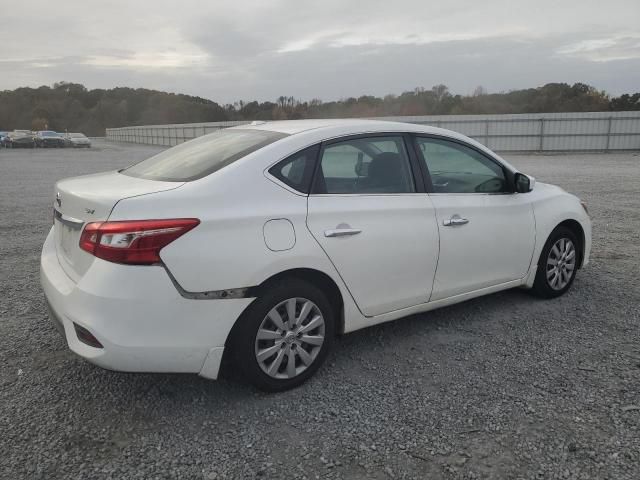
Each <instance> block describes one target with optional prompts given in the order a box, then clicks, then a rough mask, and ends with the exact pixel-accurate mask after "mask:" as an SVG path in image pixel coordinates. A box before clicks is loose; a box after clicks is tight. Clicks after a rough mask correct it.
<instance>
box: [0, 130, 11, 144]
mask: <svg viewBox="0 0 640 480" xmlns="http://www.w3.org/2000/svg"><path fill="white" fill-rule="evenodd" d="M7 135H9V132H0V145H3V144H4V139H5V137H6V136H7Z"/></svg>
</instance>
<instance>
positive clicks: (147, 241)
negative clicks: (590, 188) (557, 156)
mask: <svg viewBox="0 0 640 480" xmlns="http://www.w3.org/2000/svg"><path fill="white" fill-rule="evenodd" d="M51 206H52V208H53V216H54V226H53V228H52V229H51V231H50V232H49V235H48V237H47V239H46V241H45V244H44V248H43V251H42V258H41V281H42V286H43V288H44V292H45V295H46V298H47V301H48V303H49V306H50V309H51V312H52V318H53V320H54V321H55V322H56V324H57V325H58V327H59V328H60V329H61V330H62V331H63V334H64V336H65V339H66V341H67V343H68V345H69V347H70V348H71V350H73V351H74V352H76V353H77V354H78V355H80V356H82V357H84V358H86V359H87V360H89V361H90V362H93V363H95V364H97V365H100V366H102V367H105V368H108V369H111V370H122V371H137V372H193V373H199V374H200V375H202V376H204V377H207V378H212V379H214V378H217V377H218V372H219V369H220V366H221V365H222V364H223V362H222V360H223V358H225V359H226V360H227V361H228V364H229V365H230V366H232V367H237V369H238V370H239V371H241V372H242V373H243V374H244V377H245V378H246V379H248V380H249V381H251V382H252V383H253V384H255V385H256V386H258V387H260V388H262V389H265V390H271V391H273V390H284V389H287V388H292V387H295V386H296V385H299V384H300V383H302V382H303V381H304V380H305V379H307V378H309V377H310V376H311V375H313V373H314V372H315V371H316V370H317V369H318V367H319V366H320V364H321V363H322V361H323V360H324V359H325V357H326V355H327V351H328V350H329V347H330V346H331V344H332V341H333V336H334V335H335V334H336V333H346V332H350V331H354V330H358V329H360V328H364V327H367V326H371V325H375V324H378V323H382V322H387V321H390V320H395V319H397V318H401V317H405V316H407V315H411V314H415V313H419V312H426V311H429V310H433V309H436V308H439V307H444V306H447V305H451V304H454V303H458V302H462V301H464V300H468V299H471V298H474V297H478V296H480V295H486V294H490V293H493V292H497V291H500V290H505V289H508V288H514V287H523V288H528V289H531V290H532V291H533V292H534V293H536V294H537V295H539V296H541V297H544V298H554V297H558V296H560V295H562V294H564V293H565V292H567V291H568V290H569V288H571V285H572V284H573V281H574V279H575V276H576V272H577V271H578V269H580V268H581V267H583V266H585V265H586V264H587V263H588V262H589V252H590V249H591V221H590V219H589V215H588V213H587V210H586V206H585V205H584V204H583V203H582V202H581V201H580V199H578V198H577V197H575V196H574V195H571V194H569V193H567V192H565V191H564V190H562V189H561V188H559V187H557V186H554V185H549V184H544V183H536V182H535V180H534V179H533V177H530V176H528V175H525V174H524V173H522V172H519V171H518V170H517V169H516V168H515V167H513V166H511V165H509V164H508V163H507V162H506V161H505V160H503V159H502V158H500V157H499V156H498V155H496V154H495V153H494V152H492V151H491V150H489V149H488V148H486V147H485V146H483V145H481V144H480V143H478V142H476V141H474V140H472V139H470V138H468V137H465V136H464V135H461V134H459V133H455V132H452V131H449V130H443V129H440V128H433V127H427V126H423V125H412V124H407V123H394V122H377V121H366V120H302V121H288V122H270V123H263V124H260V125H245V126H242V127H235V128H229V129H224V130H220V131H218V132H215V133H212V134H210V135H205V136H203V137H200V138H197V139H195V140H192V141H189V142H186V143H184V144H182V145H179V146H177V147H174V148H171V149H169V150H166V151H164V152H161V153H159V154H158V155H155V156H154V157H151V158H149V159H147V160H144V161H142V162H140V163H138V164H136V165H133V166H130V167H128V168H124V169H122V170H118V171H117V172H116V171H111V172H106V173H99V174H93V175H87V176H83V177H77V178H72V179H67V180H61V181H59V182H58V183H57V185H56V189H55V197H54V198H53V199H52V205H51ZM500 298H504V299H505V301H510V300H509V299H507V298H506V297H500ZM563 305H564V304H562V303H560V304H557V305H556V306H555V308H560V309H561V308H563ZM550 308H554V307H550ZM374 347H375V346H373V345H372V348H374Z"/></svg>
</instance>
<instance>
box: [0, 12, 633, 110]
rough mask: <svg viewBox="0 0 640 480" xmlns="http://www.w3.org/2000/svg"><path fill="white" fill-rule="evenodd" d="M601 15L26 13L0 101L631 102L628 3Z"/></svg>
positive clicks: (1, 66)
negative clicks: (445, 95) (419, 98)
mask: <svg viewBox="0 0 640 480" xmlns="http://www.w3.org/2000/svg"><path fill="white" fill-rule="evenodd" d="M41 11H42V12H44V11H46V12H47V15H38V14H36V13H35V12H41ZM603 12H604V11H603V9H602V4H601V2H600V1H599V0H598V1H596V0H582V1H578V0H567V1H564V2H554V1H550V0H539V1H537V2H536V3H535V4H531V3H520V2H514V1H508V0H495V1H492V2H488V3H487V2H485V3H478V2H477V1H471V0H451V1H449V2H441V3H433V2H424V0H396V1H395V2H389V1H387V0H385V1H382V0H370V1H368V2H364V3H363V2H356V1H351V2H349V1H347V0H324V1H323V2H312V3H309V2H305V3H302V2H299V1H291V0H272V1H269V2H264V1H261V0H244V1H242V2H199V1H194V0H183V1H182V2H180V4H176V3H175V1H173V0H172V1H169V0H155V1H154V2H153V4H150V3H148V2H131V1H127V2H125V1H124V0H112V1H110V2H96V3H93V2H92V3H88V2H80V1H79V0H65V2H62V3H59V4H57V5H56V7H55V8H52V7H51V4H50V2H47V1H45V0H38V1H32V0H27V1H24V2H21V3H15V4H14V5H12V8H11V9H7V10H3V13H2V15H0V44H2V45H3V46H4V48H3V50H2V52H0V89H4V88H16V87H19V86H24V85H29V86H38V85H42V84H51V83H53V82H56V81H60V80H67V81H73V82H79V83H84V84H85V85H87V86H88V87H89V88H96V87H100V88H109V87H113V86H132V87H146V88H157V89H163V90H168V91H173V92H184V93H190V94H195V95H199V96H204V97H208V98H211V99H213V100H216V101H219V102H231V101H234V100H237V99H241V98H242V99H245V100H246V99H254V98H255V99H260V100H273V99H274V98H276V97H277V96H279V95H294V96H296V97H298V98H302V99H310V98H314V97H319V98H322V99H325V100H329V99H335V98H340V97H346V96H359V95H362V94H375V95H384V94H386V93H399V92H402V91H404V90H409V89H412V88H413V87H416V86H425V87H430V86H431V85H434V84H438V83H445V84H447V85H449V86H450V88H451V89H452V90H453V91H454V92H459V93H470V92H472V91H473V90H474V88H475V87H476V86H478V85H483V86H484V87H485V88H486V89H487V90H489V91H501V90H509V89H515V88H523V87H530V86H537V85H541V84H544V83H547V82H552V81H564V82H568V83H573V82H576V81H581V82H586V83H591V84H593V85H595V86H597V87H598V88H604V89H606V90H608V91H610V92H612V93H621V92H624V91H634V90H637V88H638V87H637V85H638V84H640V64H639V62H640V59H639V57H640V54H639V52H640V48H639V44H640V36H638V35H637V26H636V23H637V18H640V2H637V1H636V0H633V1H632V0H609V1H608V2H607V9H606V12H604V13H603Z"/></svg>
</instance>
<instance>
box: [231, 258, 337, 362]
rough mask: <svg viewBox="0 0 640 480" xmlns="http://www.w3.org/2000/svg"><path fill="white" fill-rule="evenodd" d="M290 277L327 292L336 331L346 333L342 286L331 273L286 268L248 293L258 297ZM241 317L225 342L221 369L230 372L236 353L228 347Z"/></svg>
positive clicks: (232, 341)
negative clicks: (340, 286) (332, 310)
mask: <svg viewBox="0 0 640 480" xmlns="http://www.w3.org/2000/svg"><path fill="white" fill-rule="evenodd" d="M290 278H294V279H300V280H304V281H306V282H309V283H311V284H312V285H314V286H316V287H318V288H319V289H321V290H322V291H323V292H325V293H326V294H327V297H328V298H329V302H330V303H331V305H332V307H333V309H334V315H335V319H336V326H335V333H336V334H342V333H344V331H345V314H344V300H343V297H342V293H341V291H340V288H339V287H338V285H337V284H336V282H335V281H334V280H333V279H332V278H331V277H330V276H329V275H327V274H326V273H324V272H322V271H320V270H316V269H313V268H291V269H288V270H284V271H282V272H279V273H276V274H274V275H272V276H270V277H269V278H267V279H266V280H264V281H263V282H262V283H260V284H259V285H257V286H255V287H251V288H250V290H249V292H248V295H249V296H251V297H256V298H258V297H259V296H261V295H262V292H264V291H266V290H267V289H269V288H270V287H271V286H272V285H273V284H274V283H277V282H281V281H283V280H285V279H290ZM251 305H253V302H252V303H250V304H249V305H248V306H247V307H246V308H245V311H244V312H243V313H242V314H241V316H242V315H244V314H245V313H246V312H247V310H248V309H249V308H251ZM240 318H241V317H239V318H238V320H236V321H235V323H234V324H233V327H231V330H230V331H229V334H228V335H227V340H226V342H225V349H224V353H223V357H222V362H221V371H222V372H225V373H228V372H230V371H231V370H232V366H231V358H232V357H233V355H234V353H233V351H232V350H231V348H228V347H232V346H233V343H234V338H235V336H236V335H237V332H238V331H239V329H240V323H241V322H240V321H239V320H240Z"/></svg>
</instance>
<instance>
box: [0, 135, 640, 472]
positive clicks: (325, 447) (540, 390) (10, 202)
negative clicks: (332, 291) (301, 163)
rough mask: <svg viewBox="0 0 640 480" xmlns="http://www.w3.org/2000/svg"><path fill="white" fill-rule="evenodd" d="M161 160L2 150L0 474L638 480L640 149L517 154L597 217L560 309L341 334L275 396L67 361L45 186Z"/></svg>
mask: <svg viewBox="0 0 640 480" xmlns="http://www.w3.org/2000/svg"><path fill="white" fill-rule="evenodd" d="M155 151H158V149H157V148H154V147H146V146H132V145H124V144H108V143H104V142H100V141H97V142H95V148H93V149H91V150H90V151H86V150H82V151H78V150H70V149H66V150H35V151H32V150H17V151H9V150H0V218H1V219H2V222H1V223H0V232H1V242H0V266H1V273H2V275H1V276H0V282H1V284H0V288H1V291H2V293H1V295H0V365H1V369H0V478H6V479H20V478H29V479H58V478H65V479H66V478H70V479H101V478H111V479H129V478H184V479H190V478H195V479H206V480H207V479H215V478H255V477H256V476H263V477H265V478H284V477H287V478H305V477H306V478H363V479H364V478H379V479H385V478H468V479H475V478H527V479H528V478H545V479H548V478H580V479H584V478H598V479H604V478H610V479H631V478H635V479H637V478H640V473H639V472H640V333H639V329H638V327H639V326H640V307H639V305H640V266H639V261H638V258H639V257H640V255H639V254H640V156H639V155H638V154H633V153H627V154H611V155H596V154H584V155H578V154H573V155H558V156H538V155H534V156H509V157H508V159H509V160H510V161H511V162H512V163H514V164H515V165H516V166H518V167H519V168H521V169H522V170H523V171H525V172H527V173H531V174H533V175H535V176H536V177H537V178H538V179H539V180H540V181H548V182H552V183H556V184H559V185H561V186H562V187H564V188H565V189H566V190H568V191H570V192H573V193H576V194H578V195H579V196H580V197H582V198H583V199H584V200H586V201H587V202H588V204H589V208H590V212H591V214H592V217H593V220H594V245H593V254H592V263H591V265H589V267H588V268H586V269H584V270H582V271H580V272H579V273H578V277H577V280H576V283H575V285H574V288H573V289H572V290H571V291H570V292H569V293H568V294H567V295H565V296H564V297H562V298H559V299H556V300H551V301H543V300H538V299H535V298H533V297H530V296H529V295H527V294H526V293H524V292H522V291H520V290H513V291H508V292H503V293H499V294H495V295H491V296H488V297H484V298H479V299H476V300H472V301H469V302H466V303H464V304H460V305H456V306H453V307H449V308H445V309H442V310H438V311H435V312H431V313H428V314H423V315H416V316H413V317H409V318H406V319H403V320H400V321H397V322H394V323H391V324H386V325H382V326H377V327H373V328H370V329H367V330H364V331H360V332H356V333H353V334H350V335H347V336H344V337H341V338H339V339H338V341H337V342H336V344H335V348H334V351H333V353H332V354H331V355H330V356H329V359H328V361H327V363H326V364H325V366H324V367H323V368H322V369H321V370H320V372H319V373H318V375H316V377H315V378H313V379H312V380H311V381H309V382H308V383H307V384H305V385H304V386H303V387H301V388H299V389H297V390H294V391H290V392H286V393H282V394H276V395H267V394H263V393H259V392H256V391H255V390H253V389H252V388H250V387H247V386H245V385H241V384H237V383H235V382H230V381H225V380H223V381H219V382H211V381H207V380H204V379H201V378H199V377H197V376H195V375H147V374H122V373H115V372H109V371H105V370H101V369H100V368H98V367H94V366H92V365H90V364H89V363H86V362H84V361H82V360H80V359H79V358H76V357H75V356H74V355H73V354H72V353H70V352H69V351H68V350H67V348H66V345H65V344H64V342H63V340H62V339H61V337H60V336H59V335H58V334H57V332H56V331H55V330H54V327H53V325H52V324H50V322H49V321H48V319H47V314H46V309H45V305H44V302H43V298H42V295H41V292H40V286H39V281H38V268H39V267H38V262H39V255H40V247H41V245H42V242H43V240H44V238H45V235H46V233H47V230H48V229H49V226H50V224H51V210H50V205H51V199H52V195H53V184H54V182H55V181H56V180H58V179H60V178H63V177H68V176H73V175H79V174H84V173H90V172H96V171H101V170H108V169H114V168H118V167H122V166H125V165H127V164H129V163H132V162H133V161H135V160H138V159H142V158H145V157H147V156H149V155H151V154H152V153H154V152H155Z"/></svg>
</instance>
